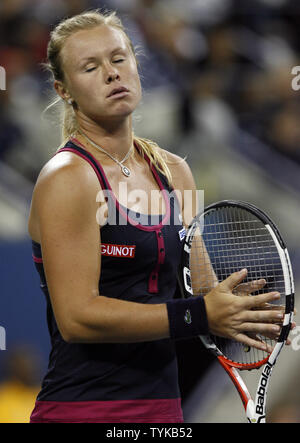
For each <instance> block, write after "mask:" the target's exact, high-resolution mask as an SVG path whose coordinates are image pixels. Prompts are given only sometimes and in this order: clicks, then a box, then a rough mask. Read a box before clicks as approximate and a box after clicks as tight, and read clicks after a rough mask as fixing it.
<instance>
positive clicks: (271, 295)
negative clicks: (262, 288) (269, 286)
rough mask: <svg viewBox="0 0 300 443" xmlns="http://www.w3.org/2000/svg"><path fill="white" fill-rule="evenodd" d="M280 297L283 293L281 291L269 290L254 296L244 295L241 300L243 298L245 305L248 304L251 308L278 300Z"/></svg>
mask: <svg viewBox="0 0 300 443" xmlns="http://www.w3.org/2000/svg"><path fill="white" fill-rule="evenodd" d="M280 297H281V295H280V293H279V292H267V293H266V294H259V295H255V296H253V297H244V298H241V300H243V302H244V303H245V306H247V307H248V308H250V309H253V308H258V307H260V306H261V305H264V304H266V303H269V302H272V301H277V300H279V299H280Z"/></svg>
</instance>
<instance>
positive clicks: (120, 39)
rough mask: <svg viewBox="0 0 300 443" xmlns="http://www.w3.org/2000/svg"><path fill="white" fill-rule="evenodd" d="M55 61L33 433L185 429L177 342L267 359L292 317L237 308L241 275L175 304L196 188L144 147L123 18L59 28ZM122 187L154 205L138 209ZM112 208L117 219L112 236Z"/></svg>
mask: <svg viewBox="0 0 300 443" xmlns="http://www.w3.org/2000/svg"><path fill="white" fill-rule="evenodd" d="M48 60H49V67H50V69H51V71H52V74H53V78H54V88H55V90H56V92H57V94H58V97H59V99H60V100H63V101H64V119H63V125H62V127H63V138H64V143H63V145H62V147H61V148H60V149H59V150H58V151H57V152H56V154H55V155H54V156H53V157H52V158H51V159H50V160H49V161H48V163H47V164H46V165H45V166H44V167H43V169H42V171H41V173H40V175H39V177H38V180H37V183H36V186H35V189H34V193H33V199H32V205H31V212H30V218H29V233H30V236H31V238H32V245H33V257H34V261H35V265H36V268H37V270H38V272H39V275H40V280H41V287H42V289H43V291H44V293H45V296H46V300H47V321H48V328H49V333H50V337H51V345H52V349H51V353H50V359H49V367H48V371H47V374H46V375H45V377H44V380H43V383H42V388H41V391H40V393H39V395H38V398H37V401H36V405H35V408H34V410H33V412H32V415H31V422H32V423H37V422H40V423H43V422H44V423H48V422H53V423H54V422H149V423H150V422H182V421H183V416H182V410H181V403H180V392H179V387H178V379H177V363H176V355H175V346H174V340H176V339H183V338H188V337H194V336H198V335H199V334H205V333H208V331H210V332H212V333H215V334H218V335H222V336H224V337H229V338H235V339H236V340H239V341H242V342H243V343H245V344H247V345H251V346H255V347H257V348H264V346H265V344H264V343H262V342H261V341H260V340H259V339H257V338H256V336H255V333H262V334H264V335H266V336H268V335H269V336H273V335H276V334H277V332H278V330H279V327H278V325H276V323H278V321H280V319H279V317H278V316H280V317H281V316H282V314H281V313H280V312H278V311H274V310H268V309H266V306H267V303H268V302H269V301H272V300H274V299H277V298H278V294H277V293H267V294H261V295H258V296H256V297H236V295H234V294H233V293H232V291H233V290H234V289H235V288H236V287H237V286H238V285H239V284H240V283H241V282H242V280H243V279H244V278H245V276H246V272H247V271H246V270H241V271H239V272H236V273H234V274H232V275H231V276H230V277H229V278H228V279H227V280H225V281H223V282H221V283H220V284H218V285H217V286H215V287H214V288H213V289H212V290H211V291H210V292H209V293H208V294H207V295H206V296H205V300H204V298H203V297H202V296H197V297H193V298H192V299H190V300H182V299H178V298H176V297H175V293H176V288H177V269H178V265H179V263H180V259H181V249H182V243H183V242H182V240H183V235H184V231H183V229H184V227H183V224H182V219H181V215H180V214H181V213H183V212H185V213H186V212H187V211H184V209H186V206H187V205H190V204H191V202H187V201H184V200H183V201H180V199H178V200H176V199H175V198H169V197H170V196H171V195H172V194H171V192H172V190H173V189H176V190H177V191H179V192H181V194H182V195H184V192H183V191H184V190H187V189H189V190H193V192H194V193H196V186H195V183H194V180H193V177H192V174H191V171H190V169H189V167H188V165H187V163H186V162H185V161H183V160H182V159H180V158H179V157H177V156H175V155H174V154H172V153H170V152H166V151H164V150H162V149H161V148H159V147H158V146H157V145H156V144H155V143H153V142H150V141H147V140H145V139H142V138H139V137H137V136H135V135H134V134H133V130H132V113H133V111H134V110H135V109H136V107H137V105H138V103H139V102H140V100H141V94H142V92H141V84H140V78H139V73H138V66H137V61H136V57H135V53H134V49H133V46H132V44H131V42H130V40H129V38H128V36H127V35H126V33H125V31H124V29H123V27H122V24H121V22H120V20H119V19H118V17H117V16H116V15H115V13H109V14H102V13H100V12H99V11H90V12H87V13H83V14H81V15H79V16H75V17H72V18H69V19H67V20H64V21H63V22H61V23H60V24H59V25H58V26H57V27H56V28H55V29H54V31H53V32H52V34H51V39H50V42H49V46H48ZM120 184H123V187H125V186H126V190H127V196H132V195H133V194H134V195H135V196H136V195H137V194H136V192H137V191H138V192H139V194H138V195H143V196H145V198H140V197H139V198H131V199H130V198H126V196H125V194H126V193H124V192H123V190H122V189H123V188H120ZM120 189H121V190H120ZM101 191H103V192H104V191H106V194H105V197H106V199H104V198H102V197H103V195H102V194H101ZM153 191H154V192H155V195H156V196H158V198H157V200H156V205H153V204H151V205H150V202H151V198H150V197H151V196H152V195H153ZM179 192H178V195H179ZM101 195H102V197H101ZM152 200H153V199H152ZM105 205H106V206H105ZM104 206H105V207H106V208H108V212H109V211H112V212H114V214H115V217H112V218H111V217H110V216H108V218H106V220H108V221H107V222H105V220H104V219H103V217H99V216H98V215H99V211H100V212H101V210H102V209H103V207H104ZM195 211H196V209H195ZM193 215H194V214H191V216H193ZM189 221H190V220H184V221H183V223H184V224H187V223H189ZM99 224H100V226H99ZM263 285H264V281H256V282H253V283H251V284H248V285H246V286H243V291H244V292H246V293H250V292H251V291H253V290H256V289H260V288H261V287H263ZM212 286H214V285H212ZM217 305H218V308H217V309H216V306H217ZM253 308H255V310H253Z"/></svg>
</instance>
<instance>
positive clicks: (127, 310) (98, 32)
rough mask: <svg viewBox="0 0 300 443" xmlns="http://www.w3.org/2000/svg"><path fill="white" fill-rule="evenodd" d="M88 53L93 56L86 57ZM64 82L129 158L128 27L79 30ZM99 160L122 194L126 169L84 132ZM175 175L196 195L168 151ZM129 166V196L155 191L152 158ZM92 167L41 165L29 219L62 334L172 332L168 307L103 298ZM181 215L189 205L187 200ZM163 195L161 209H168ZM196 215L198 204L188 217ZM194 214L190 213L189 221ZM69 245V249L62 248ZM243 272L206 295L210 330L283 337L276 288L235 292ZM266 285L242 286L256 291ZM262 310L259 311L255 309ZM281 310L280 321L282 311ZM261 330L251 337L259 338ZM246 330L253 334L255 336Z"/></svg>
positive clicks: (67, 156) (60, 158)
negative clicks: (119, 90) (122, 91)
mask: <svg viewBox="0 0 300 443" xmlns="http://www.w3.org/2000/svg"><path fill="white" fill-rule="evenodd" d="M86 57H90V59H89V60H88V61H84V60H83V59H84V58H86ZM61 58H62V64H63V70H64V81H63V82H59V81H56V82H55V83H54V87H55V89H56V91H57V93H58V94H59V95H60V96H61V97H62V99H64V100H69V99H72V103H73V104H72V106H73V109H74V112H75V114H76V118H77V121H78V124H79V127H80V128H81V130H82V131H83V132H84V133H85V134H86V135H88V137H89V138H91V139H92V140H93V141H94V142H96V143H97V144H98V145H100V146H102V147H103V148H104V149H105V150H106V151H107V152H110V153H111V154H112V155H114V156H115V157H116V158H119V159H122V158H123V157H124V156H125V154H126V153H127V152H128V150H129V149H130V148H131V147H132V146H133V138H132V113H133V111H134V110H135V109H136V107H137V105H138V103H139V101H140V99H141V85H140V79H139V74H138V69H137V64H136V60H135V57H134V55H133V53H132V52H131V50H130V48H129V46H128V43H127V40H126V38H125V36H124V34H123V33H122V32H120V31H119V30H115V29H114V28H111V27H109V26H106V25H101V26H98V27H96V28H93V29H88V30H84V31H78V32H76V33H75V34H73V35H72V36H71V37H69V38H68V39H67V40H66V42H65V44H64V47H63V50H62V53H61ZM120 86H124V87H125V88H127V90H128V93H125V94H123V95H122V94H121V96H119V97H115V98H109V97H108V95H109V94H110V92H111V91H112V90H113V89H114V88H117V87H120ZM77 138H78V140H79V141H80V142H81V143H82V144H84V145H85V147H86V149H87V150H88V151H89V152H91V153H92V154H93V155H94V156H95V157H96V158H97V159H98V160H99V162H101V164H102V166H103V168H104V170H105V173H106V175H107V177H108V180H109V182H110V184H111V186H112V189H113V192H114V193H115V195H116V197H117V198H119V197H120V200H121V201H120V202H121V203H122V204H125V205H128V206H129V207H130V202H127V201H122V198H121V196H119V194H118V190H119V182H120V181H124V176H123V175H122V173H121V171H120V168H119V166H118V165H117V164H116V163H115V162H113V161H112V160H111V159H110V158H109V157H108V156H106V155H105V154H103V153H101V152H99V151H98V150H97V149H96V148H94V147H93V146H92V145H90V144H89V143H87V142H86V140H85V139H84V138H83V137H82V136H81V135H79V134H77ZM165 154H166V155H167V161H168V163H169V167H170V170H171V173H172V177H173V186H174V188H175V189H177V190H179V191H180V192H181V193H182V195H183V191H184V190H185V189H191V190H193V192H194V193H195V192H196V185H195V182H194V179H193V176H192V173H191V171H190V168H189V166H188V165H187V163H186V162H185V161H182V160H181V159H179V158H178V157H177V156H176V155H174V154H172V153H168V152H165ZM126 165H127V166H128V167H130V169H131V171H132V175H131V176H130V177H129V178H126V184H127V186H128V193H130V191H133V190H135V189H136V183H139V188H140V189H141V190H143V191H145V192H146V193H147V194H148V195H149V194H150V191H151V190H158V189H159V188H158V185H157V183H156V181H155V179H154V177H153V175H152V173H151V171H150V169H149V167H148V165H147V163H146V162H145V160H143V158H142V157H141V156H140V155H139V154H138V153H137V151H134V152H133V154H132V155H131V157H130V158H129V160H128V161H127V162H126ZM100 190H101V189H100V185H99V182H98V179H97V177H96V175H95V173H94V171H93V170H92V168H91V167H90V166H89V165H88V164H87V163H86V162H85V161H84V160H82V159H81V158H79V157H78V156H76V155H74V154H72V153H59V154H58V155H56V156H54V157H53V158H52V159H50V160H49V162H48V163H47V164H46V165H45V166H44V168H43V169H42V171H41V173H40V175H39V177H38V180H37V183H36V186H35V189H34V193H33V198H32V205H31V211H30V217H29V225H28V229H29V233H30V235H31V238H32V239H33V240H35V241H36V242H38V243H40V244H41V246H42V252H43V264H44V269H45V273H46V278H47V283H48V287H49V292H50V296H51V303H52V306H53V310H54V315H55V318H56V321H57V324H58V327H59V330H60V332H61V335H62V337H63V338H64V340H65V341H67V342H71V343H73V342H76V343H100V342H102V343H114V342H119V343H120V342H126V343H129V342H141V341H149V340H157V339H163V338H168V337H169V321H168V315H167V309H166V305H165V304H156V305H145V304H141V303H133V302H127V301H123V300H118V299H113V298H109V297H105V296H103V295H101V294H99V289H98V282H99V276H100V272H101V254H99V248H100V242H101V230H100V229H99V225H98V224H97V221H96V212H97V209H99V203H97V202H96V195H97V194H98V192H99V191H100ZM149 202H150V199H148V202H144V201H139V202H134V203H135V209H136V210H137V211H139V212H143V213H147V212H148V213H150V210H151V209H152V211H153V208H151V207H150V206H149ZM181 209H182V211H183V213H184V209H185V202H184V201H182V207H181ZM164 210H165V208H164V204H163V199H162V198H160V199H159V202H158V205H157V208H156V210H155V213H162V212H164ZM195 213H196V208H195V209H194V211H193V213H192V214H191V216H193V215H194V214H195ZM189 221H190V219H186V220H185V223H186V224H188V223H189ZM62 245H63V247H62ZM245 276H246V271H243V272H242V273H235V274H232V275H231V276H230V277H229V278H228V279H227V280H225V281H224V282H222V283H220V284H219V285H217V286H216V287H214V288H213V289H212V290H211V291H210V292H209V293H208V294H207V295H206V296H205V304H206V310H207V316H208V323H209V327H210V330H211V332H212V333H214V334H217V335H222V336H224V337H228V338H234V339H236V340H238V341H241V342H243V343H245V344H247V345H250V346H254V347H257V348H259V349H264V348H265V345H264V344H263V343H261V341H259V340H258V339H256V338H255V333H261V334H263V335H266V336H271V337H273V336H276V334H277V333H278V330H279V326H278V325H276V324H275V323H278V321H281V319H282V313H281V312H278V311H274V310H271V309H266V304H267V303H269V302H271V301H272V300H275V299H276V298H277V297H278V295H277V294H276V293H268V294H262V295H258V296H256V297H237V296H236V295H235V294H233V292H232V291H233V290H234V289H236V288H237V287H239V285H240V284H241V282H242V280H243V279H244V278H245ZM263 284H264V283H263V282H260V283H259V282H255V283H253V284H252V285H246V286H244V287H243V295H245V294H249V293H250V292H251V291H254V290H256V289H257V288H258V287H262V286H263ZM254 308H255V310H253V309H254ZM279 315H280V317H279ZM253 333H254V335H253ZM248 334H249V335H248Z"/></svg>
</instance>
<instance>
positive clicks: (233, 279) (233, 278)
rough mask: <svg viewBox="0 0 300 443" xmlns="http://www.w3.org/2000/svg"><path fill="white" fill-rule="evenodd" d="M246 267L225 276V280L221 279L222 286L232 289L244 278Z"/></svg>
mask: <svg viewBox="0 0 300 443" xmlns="http://www.w3.org/2000/svg"><path fill="white" fill-rule="evenodd" d="M247 272H248V271H247V269H242V270H241V271H238V272H234V273H233V274H231V275H230V276H229V277H227V278H226V280H223V281H222V283H220V284H221V285H222V286H223V288H225V289H227V290H229V291H232V290H233V289H234V288H235V287H236V286H237V285H238V284H239V283H241V282H242V281H243V280H244V278H245V277H246V276H247Z"/></svg>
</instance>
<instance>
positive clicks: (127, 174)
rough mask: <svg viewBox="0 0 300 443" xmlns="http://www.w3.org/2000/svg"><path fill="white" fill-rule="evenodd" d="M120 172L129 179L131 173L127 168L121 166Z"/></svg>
mask: <svg viewBox="0 0 300 443" xmlns="http://www.w3.org/2000/svg"><path fill="white" fill-rule="evenodd" d="M122 172H123V174H124V175H125V176H126V177H130V174H131V171H130V169H129V168H127V166H122Z"/></svg>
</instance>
